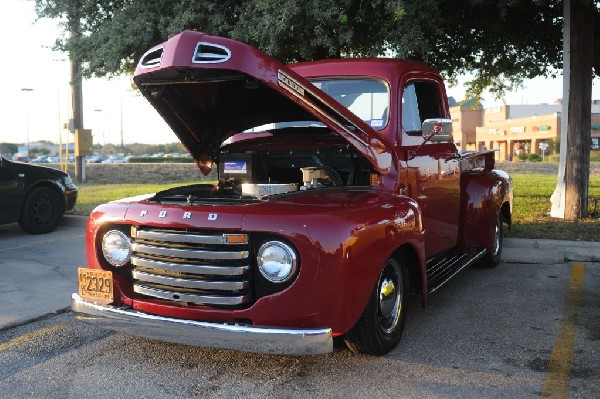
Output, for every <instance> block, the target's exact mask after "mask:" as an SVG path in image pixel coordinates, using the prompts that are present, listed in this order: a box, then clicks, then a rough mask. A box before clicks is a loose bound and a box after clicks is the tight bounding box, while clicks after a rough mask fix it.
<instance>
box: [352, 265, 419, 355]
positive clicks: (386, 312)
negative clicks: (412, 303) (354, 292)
mask: <svg viewBox="0 0 600 399" xmlns="http://www.w3.org/2000/svg"><path fill="white" fill-rule="evenodd" d="M408 282H409V278H408V270H407V267H406V264H405V263H404V259H403V258H401V257H397V258H390V259H388V260H387V262H386V263H385V265H384V266H383V269H382V270H381V272H380V273H379V277H378V278H377V281H376V285H375V287H373V292H372V294H371V298H370V300H369V303H368V304H367V306H366V308H365V310H364V311H363V313H362V315H361V317H360V319H359V320H358V321H357V322H356V324H355V325H354V327H352V329H351V330H350V331H348V333H347V334H346V336H345V341H346V344H347V345H348V347H349V348H350V349H351V350H352V351H354V352H358V353H368V354H371V355H377V356H381V355H385V354H386V353H388V352H389V351H391V350H392V349H394V347H395V346H396V345H397V344H398V341H400V338H401V337H402V332H403V330H404V323H405V322H406V310H407V308H406V306H407V300H408Z"/></svg>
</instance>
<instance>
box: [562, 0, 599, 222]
mask: <svg viewBox="0 0 600 399" xmlns="http://www.w3.org/2000/svg"><path fill="white" fill-rule="evenodd" d="M595 15H596V8H595V6H594V3H593V2H592V1H589V0H588V1H572V2H571V76H570V77H569V79H570V87H571V89H570V92H569V122H568V123H569V128H568V139H567V142H568V147H569V148H568V154H567V169H566V181H567V184H566V198H565V200H566V203H565V219H566V220H578V219H580V218H585V217H587V215H588V186H589V175H590V145H591V123H592V115H591V108H592V59H593V54H594V22H595Z"/></svg>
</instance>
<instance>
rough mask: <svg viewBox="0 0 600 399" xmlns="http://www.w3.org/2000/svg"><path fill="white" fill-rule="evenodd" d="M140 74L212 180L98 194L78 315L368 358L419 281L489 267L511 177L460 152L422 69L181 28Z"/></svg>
mask: <svg viewBox="0 0 600 399" xmlns="http://www.w3.org/2000/svg"><path fill="white" fill-rule="evenodd" d="M134 81H135V83H136V84H137V86H138V87H139V88H140V90H141V92H142V93H143V95H144V96H145V97H146V98H147V99H148V101H149V102H150V103H151V104H152V105H153V106H154V107H155V108H156V110H157V111H158V112H159V113H160V114H161V116H162V117H163V118H164V119H165V120H166V122H167V123H168V124H169V125H170V126H171V128H172V129H173V131H174V132H175V134H177V136H178V137H179V139H180V140H181V142H182V143H183V144H184V145H185V146H186V147H187V149H188V150H189V152H190V153H191V155H192V156H193V157H194V159H195V161H196V163H197V165H198V167H199V170H200V171H201V172H202V173H204V174H208V173H209V172H210V171H211V170H213V169H216V170H217V171H218V182H217V183H216V184H210V185H209V184H195V185H190V186H184V187H177V188H173V189H169V190H166V191H162V192H159V193H155V194H150V195H147V196H142V197H135V198H129V199H124V200H120V201H115V202H111V203H108V204H105V205H101V206H99V207H98V208H96V209H95V210H94V211H93V213H92V214H91V215H90V218H89V221H88V224H87V268H80V269H79V292H78V293H75V294H73V295H72V309H73V311H74V312H76V313H77V314H79V315H80V318H81V319H82V320H84V321H86V322H88V323H93V324H97V325H99V326H101V327H105V328H108V329H113V330H116V331H122V332H127V333H130V334H134V335H139V336H144V337H150V338H156V339H161V340H166V341H171V342H178V343H183V344H190V345H199V346H207V347H219V348H230V349H236V350H243V351H255V352H266V353H281V354H299V355H301V354H319V353H326V352H329V351H332V349H333V339H334V338H338V337H339V338H343V339H344V340H345V342H346V343H347V345H348V346H349V348H350V349H352V350H354V351H357V352H362V353H369V354H374V355H383V354H385V353H387V352H389V351H390V350H392V349H393V348H394V347H395V346H396V345H397V343H398V341H399V340H400V337H401V335H402V331H403V329H404V324H405V320H406V312H407V300H408V298H409V295H410V294H411V293H416V294H420V296H421V298H422V302H423V305H425V304H426V301H427V297H428V295H430V294H431V293H433V292H434V291H436V290H437V289H438V288H440V287H441V286H442V285H443V284H444V283H445V282H447V281H448V280H449V279H450V278H452V277H453V276H455V275H456V274H457V273H458V272H459V271H461V270H462V269H464V268H466V267H468V266H470V265H473V264H476V263H477V264H479V265H482V266H488V267H493V266H495V265H496V264H497V263H498V262H499V259H500V253H501V250H502V233H503V225H504V224H506V225H508V226H510V224H511V214H512V198H513V197H512V196H513V194H512V190H513V189H512V182H511V179H510V177H509V176H508V175H507V174H506V173H504V172H502V171H499V170H495V169H494V153H493V152H489V151H488V152H485V151H484V152H471V153H459V152H458V151H457V148H456V146H455V144H454V142H453V138H452V123H451V121H450V120H449V119H448V118H449V109H448V104H447V98H446V93H445V88H444V83H443V81H442V78H441V77H440V76H439V74H438V73H437V72H436V71H435V70H433V69H432V68H430V67H428V66H425V65H423V64H420V63H417V62H412V61H406V60H396V59H347V60H327V61H321V62H311V63H300V64H294V65H283V64H281V63H279V62H278V61H276V60H274V59H272V58H270V57H269V56H267V55H266V54H264V53H262V52H260V51H259V50H257V49H255V48H253V47H251V46H248V45H246V44H243V43H240V42H237V41H234V40H229V39H225V38H220V37H214V36H210V35H207V34H203V33H200V32H191V31H186V32H183V33H180V34H178V35H176V36H174V37H172V38H171V39H169V40H168V41H166V42H164V43H162V44H160V45H158V46H156V47H154V48H152V49H151V50H149V51H148V52H147V53H146V54H145V55H144V56H143V57H142V59H141V60H140V62H139V65H138V67H137V70H136V72H135V77H134Z"/></svg>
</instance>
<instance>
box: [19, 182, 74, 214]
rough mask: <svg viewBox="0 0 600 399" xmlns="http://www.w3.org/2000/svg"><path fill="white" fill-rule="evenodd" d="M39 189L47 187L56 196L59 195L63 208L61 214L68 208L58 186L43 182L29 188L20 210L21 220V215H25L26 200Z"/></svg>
mask: <svg viewBox="0 0 600 399" xmlns="http://www.w3.org/2000/svg"><path fill="white" fill-rule="evenodd" d="M38 187H47V188H49V189H51V190H52V191H54V192H55V193H56V194H58V197H59V198H60V204H61V208H62V209H61V214H64V213H65V209H66V208H67V204H66V199H65V195H64V194H63V192H62V191H61V190H60V189H59V188H58V187H57V186H56V184H53V183H51V182H47V181H42V182H39V183H36V184H34V185H33V186H31V187H29V190H27V193H25V195H24V196H23V201H22V202H21V209H19V219H20V218H21V215H22V213H23V204H24V203H25V200H26V198H27V197H29V195H30V194H31V193H32V192H33V190H35V189H36V188H38Z"/></svg>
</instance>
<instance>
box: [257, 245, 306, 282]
mask: <svg viewBox="0 0 600 399" xmlns="http://www.w3.org/2000/svg"><path fill="white" fill-rule="evenodd" d="M256 260H257V263H258V270H260V273H261V274H262V275H263V276H264V277H265V278H266V279H267V280H269V281H271V282H273V283H282V282H284V281H287V280H288V279H289V278H290V277H291V276H292V275H293V274H294V272H295V271H296V264H297V261H296V253H295V252H294V250H293V249H292V248H290V247H289V246H288V245H286V244H284V243H282V242H279V241H268V242H265V243H264V244H263V245H261V247H260V249H259V250H258V256H257V257H256Z"/></svg>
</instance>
